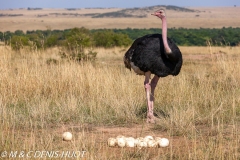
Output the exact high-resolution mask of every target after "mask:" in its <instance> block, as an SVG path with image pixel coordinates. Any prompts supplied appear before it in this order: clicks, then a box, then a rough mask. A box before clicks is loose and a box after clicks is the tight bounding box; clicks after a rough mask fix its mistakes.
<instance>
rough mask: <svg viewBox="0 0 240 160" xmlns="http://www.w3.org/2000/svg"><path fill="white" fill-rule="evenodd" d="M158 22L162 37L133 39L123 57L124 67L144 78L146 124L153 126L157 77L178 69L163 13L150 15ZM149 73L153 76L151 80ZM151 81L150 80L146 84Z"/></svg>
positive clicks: (179, 56)
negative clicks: (160, 23) (160, 25)
mask: <svg viewBox="0 0 240 160" xmlns="http://www.w3.org/2000/svg"><path fill="white" fill-rule="evenodd" d="M152 15H153V16H157V17H158V18H160V19H161V20H162V34H149V35H145V36H143V37H140V38H138V39H136V40H135V41H134V42H133V44H132V46H131V47H130V48H129V49H128V51H127V52H126V53H125V55H124V58H123V60H124V64H125V67H126V68H128V69H130V70H131V68H132V69H133V70H134V72H135V73H136V74H138V75H144V76H145V81H144V88H145V91H146V96H147V106H148V108H147V122H148V123H154V122H155V119H156V118H155V117H154V114H153V108H154V107H153V103H154V90H155V87H156V85H157V83H158V80H159V78H160V77H166V76H168V75H173V76H176V75H178V74H179V72H180V70H181V67H182V54H181V51H180V50H179V48H178V47H177V45H176V44H175V43H174V42H173V41H172V40H171V39H170V38H168V37H167V21H166V15H165V11H164V10H162V9H161V10H159V11H156V12H155V13H153V14H152ZM151 74H154V77H153V78H152V79H151ZM150 79H151V81H150Z"/></svg>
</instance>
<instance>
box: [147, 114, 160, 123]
mask: <svg viewBox="0 0 240 160" xmlns="http://www.w3.org/2000/svg"><path fill="white" fill-rule="evenodd" d="M159 121H160V119H159V118H157V117H156V116H154V115H153V114H149V113H148V114H147V123H156V122H159Z"/></svg>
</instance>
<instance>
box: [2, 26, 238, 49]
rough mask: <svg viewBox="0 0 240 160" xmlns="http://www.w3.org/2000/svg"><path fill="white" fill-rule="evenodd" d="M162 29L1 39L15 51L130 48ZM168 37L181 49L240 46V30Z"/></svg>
mask: <svg viewBox="0 0 240 160" xmlns="http://www.w3.org/2000/svg"><path fill="white" fill-rule="evenodd" d="M161 32H162V31H161V29H157V28H151V29H131V28H127V29H94V30H89V29H86V28H73V29H66V30H36V31H27V32H26V33H24V32H23V31H21V30H17V31H15V32H10V31H7V32H0V40H1V41H3V42H5V44H9V45H10V44H11V46H12V47H13V48H15V49H18V48H19V47H22V46H31V45H34V46H36V47H38V48H46V47H53V46H68V45H69V44H75V43H76V44H78V45H80V46H83V47H85V46H86V44H88V46H91V47H115V46H129V45H131V43H132V42H133V41H134V40H135V39H137V38H138V37H141V36H143V35H146V34H154V33H161ZM168 37H170V38H171V39H173V41H174V42H175V43H176V44H178V45H180V46H206V45H208V44H209V43H211V45H213V46H237V45H240V28H231V27H229V28H225V27H223V28H221V29H204V28H201V29H184V28H179V29H176V28H170V29H169V30H168Z"/></svg>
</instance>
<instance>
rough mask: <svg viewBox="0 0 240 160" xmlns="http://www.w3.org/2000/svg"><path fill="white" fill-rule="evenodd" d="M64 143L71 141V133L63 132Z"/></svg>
mask: <svg viewBox="0 0 240 160" xmlns="http://www.w3.org/2000/svg"><path fill="white" fill-rule="evenodd" d="M62 137H63V140H64V141H71V140H72V133H71V132H64V133H63V134H62Z"/></svg>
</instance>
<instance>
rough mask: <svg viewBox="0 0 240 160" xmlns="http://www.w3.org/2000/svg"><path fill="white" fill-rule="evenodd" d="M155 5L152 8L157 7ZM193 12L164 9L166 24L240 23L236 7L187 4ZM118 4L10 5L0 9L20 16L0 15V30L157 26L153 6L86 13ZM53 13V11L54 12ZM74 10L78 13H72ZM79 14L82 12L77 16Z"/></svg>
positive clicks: (212, 25)
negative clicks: (126, 12) (122, 14)
mask: <svg viewBox="0 0 240 160" xmlns="http://www.w3.org/2000/svg"><path fill="white" fill-rule="evenodd" d="M158 9H159V8H156V9H155V10H158ZM190 9H193V10H195V12H181V11H175V10H166V13H167V18H168V27H169V28H173V27H175V28H179V27H182V28H222V27H239V26H240V18H239V14H240V7H215V8H211V7H204V8H199V7H198V8H191V7H190ZM120 10H122V9H121V8H110V9H78V10H72V11H69V10H66V9H43V10H27V9H13V10H0V13H1V14H3V15H14V14H22V15H23V16H17V17H16V16H2V17H0V24H1V25H0V31H2V32H5V31H13V32H14V31H16V30H22V31H24V32H26V31H28V30H29V31H31V30H37V29H39V30H46V29H52V30H54V29H59V30H63V29H69V28H74V27H79V28H80V27H85V28H88V29H98V28H109V29H114V28H118V29H125V28H128V27H129V28H159V27H161V24H160V22H159V21H158V20H157V18H156V17H154V16H151V13H152V12H154V11H155V10H144V11H143V10H139V9H138V10H137V9H136V10H135V11H133V12H132V13H131V14H133V15H139V14H146V15H147V17H145V18H91V17H90V16H84V15H86V14H94V13H107V12H117V11H120ZM56 14H57V15H56ZM74 14H78V16H75V15H74ZM81 15H82V16H81Z"/></svg>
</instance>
